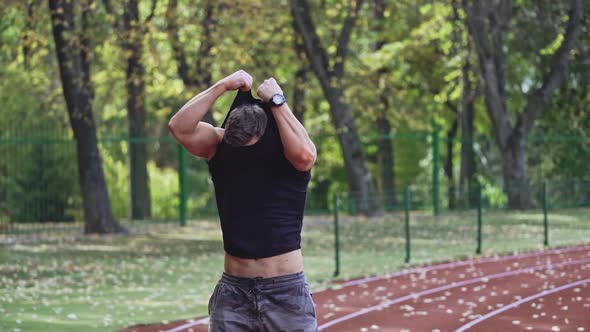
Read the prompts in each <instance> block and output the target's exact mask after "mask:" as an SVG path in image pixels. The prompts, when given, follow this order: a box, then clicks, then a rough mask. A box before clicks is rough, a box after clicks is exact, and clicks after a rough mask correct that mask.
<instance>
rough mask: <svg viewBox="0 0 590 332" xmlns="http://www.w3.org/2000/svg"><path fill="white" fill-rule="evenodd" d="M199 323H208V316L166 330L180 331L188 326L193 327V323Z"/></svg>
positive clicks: (171, 331)
mask: <svg viewBox="0 0 590 332" xmlns="http://www.w3.org/2000/svg"><path fill="white" fill-rule="evenodd" d="M200 324H209V317H205V318H201V319H199V320H196V321H194V322H189V323H186V324H184V325H180V326H177V327H175V328H173V329H171V330H167V331H166V332H180V331H182V330H184V329H188V328H190V327H193V326H195V325H200Z"/></svg>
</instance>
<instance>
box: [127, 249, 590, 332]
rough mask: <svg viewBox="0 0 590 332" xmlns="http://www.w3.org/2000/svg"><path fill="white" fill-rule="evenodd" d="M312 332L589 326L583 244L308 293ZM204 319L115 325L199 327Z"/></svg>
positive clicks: (178, 331) (589, 272)
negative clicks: (311, 304) (314, 327)
mask: <svg viewBox="0 0 590 332" xmlns="http://www.w3.org/2000/svg"><path fill="white" fill-rule="evenodd" d="M314 301H315V303H316V311H317V314H318V323H319V330H320V331H327V332H336V331H338V332H344V331H355V332H357V331H367V332H368V331H387V332H389V331H455V330H459V331H501V330H502V329H503V330H504V331H590V246H588V245H581V246H576V247H570V248H561V249H554V250H546V251H538V252H531V253H526V254H521V255H513V256H501V257H486V258H480V259H474V260H466V261H457V262H451V263H445V264H437V265H430V266H423V267H419V268H415V269H411V270H408V271H404V272H399V273H394V274H391V275H388V276H383V277H370V278H363V279H358V280H352V281H348V282H344V283H342V284H340V285H339V286H336V288H334V289H327V290H322V291H318V292H315V293H314ZM206 324H207V320H206V318H205V319H198V320H195V321H188V322H187V321H181V322H175V323H170V324H166V325H162V324H158V325H141V326H134V327H129V328H126V329H124V330H121V331H125V332H127V331H138V332H148V331H149V332H151V331H166V332H183V331H191V330H192V331H194V332H205V331H207V325H206Z"/></svg>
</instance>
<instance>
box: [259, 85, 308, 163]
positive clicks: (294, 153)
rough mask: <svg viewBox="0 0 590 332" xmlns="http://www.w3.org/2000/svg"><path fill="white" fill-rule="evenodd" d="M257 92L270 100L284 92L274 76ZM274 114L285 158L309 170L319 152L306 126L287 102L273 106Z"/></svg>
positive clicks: (262, 97) (263, 98)
mask: <svg viewBox="0 0 590 332" xmlns="http://www.w3.org/2000/svg"><path fill="white" fill-rule="evenodd" d="M256 94H258V96H259V97H260V98H261V99H262V100H264V101H265V102H268V101H269V100H270V98H271V97H272V96H274V95H276V94H280V95H282V94H283V90H282V89H281V87H280V86H279V84H278V83H277V81H276V80H275V79H274V78H272V77H271V78H269V79H267V80H265V81H264V82H263V83H262V84H261V85H260V87H259V88H258V90H257V91H256ZM271 109H272V114H273V116H274V118H275V120H276V122H277V126H278V127H279V134H280V136H281V142H282V143H283V148H284V153H285V158H287V160H288V161H289V162H290V163H291V164H292V165H293V166H294V167H295V168H296V169H297V170H299V171H302V172H304V171H308V170H310V169H311V167H312V166H313V164H314V163H315V160H316V156H317V152H316V148H315V145H314V144H313V142H312V141H311V138H309V135H308V133H307V130H305V127H303V125H302V124H301V123H300V122H299V120H297V118H296V117H295V115H294V114H293V112H291V109H290V108H289V105H287V103H284V104H282V105H281V106H273V107H272V108H271Z"/></svg>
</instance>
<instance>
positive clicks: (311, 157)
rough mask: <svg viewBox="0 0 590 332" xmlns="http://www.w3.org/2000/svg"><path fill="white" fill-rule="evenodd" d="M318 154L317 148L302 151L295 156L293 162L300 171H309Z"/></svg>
mask: <svg viewBox="0 0 590 332" xmlns="http://www.w3.org/2000/svg"><path fill="white" fill-rule="evenodd" d="M316 158H317V155H316V152H315V149H312V150H304V151H301V152H300V153H299V154H298V155H297V156H295V157H293V158H292V160H291V163H292V164H293V167H295V169H296V170H298V171H300V172H306V171H309V170H310V169H311V168H312V167H313V164H315V161H316Z"/></svg>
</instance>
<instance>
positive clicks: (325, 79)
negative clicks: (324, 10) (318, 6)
mask: <svg viewBox="0 0 590 332" xmlns="http://www.w3.org/2000/svg"><path fill="white" fill-rule="evenodd" d="M289 6H290V7H291V14H292V16H293V21H294V27H295V29H296V31H297V32H298V33H300V34H301V37H302V39H303V46H304V49H305V54H306V55H307V59H308V60H309V62H310V63H311V66H312V68H313V70H314V71H315V72H316V75H317V76H318V79H319V80H320V83H321V84H322V86H323V87H324V89H329V88H330V80H331V78H332V73H331V72H330V70H329V65H328V56H327V53H326V50H324V48H323V47H322V43H321V41H320V39H319V37H318V35H317V32H316V27H315V24H314V23H313V20H312V19H311V11H310V8H309V4H308V3H307V0H289Z"/></svg>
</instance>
